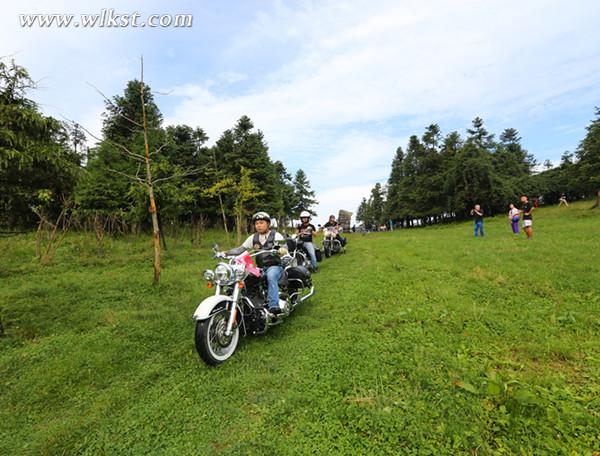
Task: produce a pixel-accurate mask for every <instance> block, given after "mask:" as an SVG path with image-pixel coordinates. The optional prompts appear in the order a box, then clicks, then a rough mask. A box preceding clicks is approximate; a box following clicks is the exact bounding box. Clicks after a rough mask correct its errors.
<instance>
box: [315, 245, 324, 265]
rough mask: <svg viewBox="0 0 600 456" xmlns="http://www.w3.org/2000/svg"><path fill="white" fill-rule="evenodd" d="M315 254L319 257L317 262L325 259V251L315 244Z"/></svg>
mask: <svg viewBox="0 0 600 456" xmlns="http://www.w3.org/2000/svg"><path fill="white" fill-rule="evenodd" d="M315 256H316V257H317V262H319V263H320V262H321V261H323V252H321V249H320V248H319V247H317V246H316V245H315Z"/></svg>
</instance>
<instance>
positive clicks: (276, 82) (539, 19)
mask: <svg viewBox="0 0 600 456" xmlns="http://www.w3.org/2000/svg"><path fill="white" fill-rule="evenodd" d="M102 8H114V9H115V11H116V12H117V13H133V12H136V11H137V12H139V13H140V14H141V16H142V17H145V16H149V15H151V14H193V16H194V25H193V27H192V28H188V29H175V28H162V29H149V28H144V29H141V28H137V29H134V28H122V29H101V28H95V29H80V28H77V29H76V28H68V29H58V28H48V29H43V28H39V27H33V28H30V29H25V28H21V27H20V26H19V23H18V15H19V14H23V13H72V14H81V13H84V14H93V13H98V12H100V10H101V9H102ZM599 17H600V2H597V1H571V2H567V1H553V0H546V1H538V0H531V1H528V2H517V1H488V2H482V1H480V0H478V1H474V0H473V1H472V0H459V1H453V2H448V1H428V2H418V1H348V2H327V1H314V2H311V1H299V2H292V1H285V2H284V1H236V2H232V1H229V2H228V1H220V2H218V1H213V2H192V1H188V2H185V1H183V2H177V1H172V2H168V3H167V2H139V1H138V2H119V3H118V5H117V4H109V3H106V2H98V1H95V0H92V1H90V2H86V4H85V5H83V4H82V2H68V1H60V0H58V1H53V2H41V1H29V0H24V1H20V2H12V3H11V4H10V5H6V4H4V5H3V6H2V15H1V16H0V55H2V56H6V55H13V54H14V57H15V59H16V61H17V62H18V63H19V64H21V65H24V66H25V67H27V68H28V69H29V71H30V73H31V75H32V77H33V78H34V79H36V80H39V81H40V82H39V85H40V90H38V91H36V92H34V93H32V97H33V98H34V99H35V100H36V101H38V102H39V103H40V105H41V107H42V109H43V111H44V112H46V113H47V114H50V115H54V116H63V117H67V118H69V119H74V120H76V121H78V122H80V123H82V124H83V125H85V126H86V127H87V128H89V129H90V130H92V131H95V132H98V131H99V129H100V126H101V117H100V115H101V113H102V111H103V101H102V98H101V97H100V96H99V95H98V94H97V93H96V92H95V91H94V90H93V89H92V88H91V87H90V86H89V85H88V84H87V83H91V84H93V85H94V86H96V87H98V88H99V89H100V90H102V91H103V92H104V93H105V94H107V95H108V96H112V95H115V94H118V93H121V92H122V90H123V88H124V86H125V84H126V82H127V81H128V80H130V79H133V78H137V77H138V76H139V56H140V55H141V54H143V55H144V60H145V73H146V81H147V82H148V83H149V84H150V85H151V87H152V88H153V89H154V90H156V91H159V92H164V93H167V92H168V93H169V95H159V94H157V95H156V101H157V103H158V105H159V107H160V109H161V110H162V112H163V114H164V116H165V123H166V124H173V123H185V124H188V125H191V126H194V127H196V126H200V127H202V128H204V129H205V130H206V131H207V132H208V134H209V136H210V142H211V143H212V142H213V141H214V140H216V139H217V138H218V136H219V135H220V133H221V132H222V131H223V130H225V129H226V128H230V127H231V126H232V125H233V124H234V123H235V121H236V120H237V119H238V118H239V117H240V116H242V115H244V114H246V115H248V116H250V117H251V118H252V119H253V121H254V123H255V125H256V127H257V128H260V129H261V130H262V131H263V132H264V133H265V137H266V139H267V141H268V143H269V147H270V154H271V156H272V157H273V158H274V159H278V160H282V161H283V162H284V163H285V164H286V166H287V167H288V169H289V170H290V171H292V172H294V171H295V170H296V169H298V168H303V169H304V170H305V171H306V172H307V174H308V176H309V179H310V180H311V183H312V185H313V188H314V189H315V190H316V192H317V199H318V200H319V201H320V205H319V207H318V213H319V217H318V220H319V221H320V220H322V219H324V218H325V217H326V216H327V214H328V213H333V212H335V213H337V210H338V209H340V208H344V209H348V210H351V211H355V210H356V207H357V206H358V204H359V202H360V199H361V198H362V196H367V194H368V192H369V189H370V188H371V187H372V186H373V185H374V184H375V182H377V181H379V182H385V180H386V179H387V177H388V174H389V169H390V163H391V160H392V158H393V156H394V153H395V149H396V147H397V146H399V145H401V146H404V145H405V144H406V140H407V138H408V136H410V135H411V134H419V135H420V134H421V133H422V132H423V130H424V128H425V127H426V126H427V125H428V124H430V123H432V122H436V123H438V124H439V125H440V126H441V128H442V131H443V132H444V133H447V132H450V131H452V130H458V131H459V132H461V133H464V131H465V129H466V128H467V127H468V126H469V124H470V121H471V120H472V119H473V118H474V117H476V116H481V117H483V119H484V120H485V122H486V126H487V128H488V130H490V131H492V132H495V133H496V134H499V133H500V132H501V131H502V130H503V129H504V128H507V127H514V128H516V129H518V130H519V132H520V135H521V137H522V142H523V144H524V146H525V147H526V148H527V149H528V150H529V151H530V152H532V153H533V154H534V155H535V157H536V158H537V159H538V161H540V162H542V161H543V160H545V159H550V160H552V161H554V162H558V161H559V160H560V156H561V154H562V153H563V152H564V151H565V150H573V149H574V148H575V147H576V146H577V144H578V142H579V141H580V140H581V138H582V137H583V135H584V133H585V126H586V125H587V124H588V122H589V120H590V119H591V118H592V117H593V114H594V106H599V105H600V27H598V25H597V22H598V18H599Z"/></svg>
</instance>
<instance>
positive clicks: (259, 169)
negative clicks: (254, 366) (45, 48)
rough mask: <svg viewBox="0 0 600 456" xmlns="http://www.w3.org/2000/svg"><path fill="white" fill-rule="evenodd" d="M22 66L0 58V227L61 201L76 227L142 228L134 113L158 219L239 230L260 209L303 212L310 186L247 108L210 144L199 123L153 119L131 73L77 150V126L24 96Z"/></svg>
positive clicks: (152, 106)
mask: <svg viewBox="0 0 600 456" xmlns="http://www.w3.org/2000/svg"><path fill="white" fill-rule="evenodd" d="M34 88H35V83H34V82H33V81H32V80H31V78H30V76H29V74H28V72H27V70H26V69H25V68H23V67H21V66H19V65H17V64H15V63H14V61H11V62H9V63H7V62H3V61H0V227H2V230H3V231H4V232H11V231H14V230H26V229H30V228H32V227H34V226H35V225H36V223H38V222H39V217H40V214H43V216H44V217H46V218H47V219H49V220H52V219H56V218H57V217H58V215H59V214H60V213H61V212H62V211H64V210H65V208H68V209H69V214H70V217H71V218H72V219H73V220H74V221H75V224H76V225H79V226H80V227H82V228H90V229H92V228H93V229H100V230H102V231H105V232H109V233H112V232H123V233H125V232H138V231H141V230H145V229H148V228H149V227H150V216H149V212H148V204H149V201H148V192H147V191H146V188H145V186H144V178H145V172H146V170H145V169H144V166H145V165H144V164H143V163H144V162H143V161H142V160H139V159H138V158H139V157H143V156H144V153H145V141H144V128H143V122H144V117H143V115H142V102H141V97H140V92H143V98H144V100H145V103H144V105H143V107H144V108H145V120H146V125H147V128H146V132H147V143H148V145H149V147H148V149H149V155H150V159H151V160H150V163H151V170H150V171H151V176H152V180H153V184H154V195H155V199H156V206H157V210H158V214H159V220H160V222H161V225H162V226H163V227H168V226H182V225H185V226H194V227H211V226H223V227H225V228H226V229H228V230H232V229H233V227H234V226H235V227H237V229H238V233H239V232H240V231H246V230H247V228H248V222H249V218H250V215H251V214H252V213H254V212H255V211H258V210H264V211H267V212H269V213H270V214H271V216H272V217H275V218H277V219H278V220H279V221H280V223H284V224H285V223H287V222H288V221H289V219H293V218H297V217H298V214H299V213H300V212H301V211H302V210H309V211H311V212H312V207H313V206H314V204H315V203H316V201H315V199H314V192H313V191H312V190H311V188H310V182H309V180H308V177H307V176H306V174H305V173H304V171H303V170H301V169H299V170H297V172H296V173H295V175H294V176H293V177H292V174H291V173H290V172H289V171H288V170H287V169H286V167H285V166H284V164H283V163H282V162H281V161H273V160H272V159H271V158H270V156H269V153H268V147H267V143H266V141H265V138H264V135H263V133H262V132H261V131H260V130H257V129H255V127H254V124H253V122H252V121H251V119H250V118H249V117H247V116H242V117H241V118H240V119H239V120H238V121H237V122H236V124H235V125H234V126H233V127H232V128H230V129H228V130H226V131H224V132H223V133H222V135H221V136H220V137H219V139H218V140H217V141H216V143H215V145H214V146H212V147H208V146H207V141H208V139H209V138H208V137H207V135H206V133H205V132H204V131H203V130H202V128H200V127H191V126H189V125H173V126H166V127H165V126H163V116H162V114H161V112H160V110H159V108H158V106H157V104H156V103H155V101H154V97H153V94H152V91H151V89H150V87H149V86H147V85H146V84H143V83H141V82H140V81H138V80H132V81H129V82H128V83H127V86H126V88H125V90H124V92H123V94H122V95H117V96H114V97H112V98H106V99H105V105H106V110H105V112H104V114H103V126H102V134H101V137H99V138H97V143H96V145H95V146H94V147H91V148H85V147H84V144H85V139H86V136H85V132H86V131H84V129H83V128H82V127H81V126H79V125H77V124H74V123H71V122H66V121H59V120H57V119H54V118H52V117H49V116H44V115H43V114H42V113H41V112H40V110H39V108H38V106H37V105H36V104H35V103H34V102H33V101H31V100H30V99H29V98H28V92H29V91H30V90H32V89H34Z"/></svg>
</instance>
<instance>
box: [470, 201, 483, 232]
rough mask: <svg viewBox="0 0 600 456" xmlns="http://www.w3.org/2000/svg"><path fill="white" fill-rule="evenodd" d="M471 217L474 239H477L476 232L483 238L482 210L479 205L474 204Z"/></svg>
mask: <svg viewBox="0 0 600 456" xmlns="http://www.w3.org/2000/svg"><path fill="white" fill-rule="evenodd" d="M471 215H472V216H473V220H474V221H475V230H474V231H475V237H477V232H479V234H481V237H483V209H481V206H480V205H479V204H476V205H475V207H474V208H473V209H471Z"/></svg>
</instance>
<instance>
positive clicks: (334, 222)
mask: <svg viewBox="0 0 600 456" xmlns="http://www.w3.org/2000/svg"><path fill="white" fill-rule="evenodd" d="M323 228H337V229H338V233H337V234H336V236H335V237H336V238H337V240H338V241H340V244H342V247H343V246H345V245H346V238H344V237H342V236H340V231H341V230H342V226H341V225H340V224H339V223H338V222H337V220H336V219H335V215H330V216H329V221H328V222H327V223H326V224H325V225H323Z"/></svg>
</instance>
